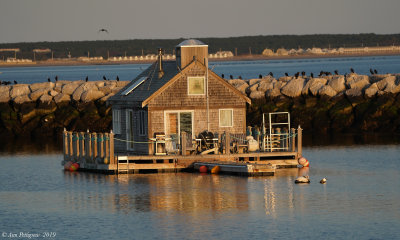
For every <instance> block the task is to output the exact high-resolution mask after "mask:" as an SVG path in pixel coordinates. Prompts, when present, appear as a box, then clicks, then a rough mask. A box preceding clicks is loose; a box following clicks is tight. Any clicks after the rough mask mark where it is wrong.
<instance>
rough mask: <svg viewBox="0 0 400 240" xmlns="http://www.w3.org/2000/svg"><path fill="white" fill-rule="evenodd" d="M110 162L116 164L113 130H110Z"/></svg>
mask: <svg viewBox="0 0 400 240" xmlns="http://www.w3.org/2000/svg"><path fill="white" fill-rule="evenodd" d="M110 163H111V164H116V161H115V157H114V133H113V131H112V130H111V132H110Z"/></svg>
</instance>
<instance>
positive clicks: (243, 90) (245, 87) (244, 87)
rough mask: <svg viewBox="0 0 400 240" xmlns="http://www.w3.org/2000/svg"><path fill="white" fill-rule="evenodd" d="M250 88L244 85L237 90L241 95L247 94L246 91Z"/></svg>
mask: <svg viewBox="0 0 400 240" xmlns="http://www.w3.org/2000/svg"><path fill="white" fill-rule="evenodd" d="M248 87H249V85H247V83H246V84H242V85H241V86H239V87H237V88H236V89H237V90H239V91H240V92H241V93H243V94H246V89H247V88H248Z"/></svg>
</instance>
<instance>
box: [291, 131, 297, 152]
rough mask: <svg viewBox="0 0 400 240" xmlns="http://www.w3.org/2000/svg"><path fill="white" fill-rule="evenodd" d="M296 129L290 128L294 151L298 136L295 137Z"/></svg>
mask: <svg viewBox="0 0 400 240" xmlns="http://www.w3.org/2000/svg"><path fill="white" fill-rule="evenodd" d="M295 132H296V130H295V129H294V128H292V129H290V137H291V139H292V149H291V150H292V152H294V151H295V149H296V138H295V137H294V134H295Z"/></svg>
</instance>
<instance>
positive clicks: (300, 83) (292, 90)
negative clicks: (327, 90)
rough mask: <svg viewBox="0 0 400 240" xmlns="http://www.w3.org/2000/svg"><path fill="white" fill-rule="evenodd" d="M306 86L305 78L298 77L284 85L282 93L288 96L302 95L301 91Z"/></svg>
mask: <svg viewBox="0 0 400 240" xmlns="http://www.w3.org/2000/svg"><path fill="white" fill-rule="evenodd" d="M303 87H304V79H303V78H297V79H292V80H290V81H289V82H288V83H287V84H286V85H285V86H283V87H282V89H281V93H282V94H283V95H285V96H288V97H292V98H295V97H300V96H301V91H302V90H303Z"/></svg>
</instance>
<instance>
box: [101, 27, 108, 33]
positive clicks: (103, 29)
mask: <svg viewBox="0 0 400 240" xmlns="http://www.w3.org/2000/svg"><path fill="white" fill-rule="evenodd" d="M99 32H106V33H108V30H107V29H105V28H102V29H100V30H99Z"/></svg>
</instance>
